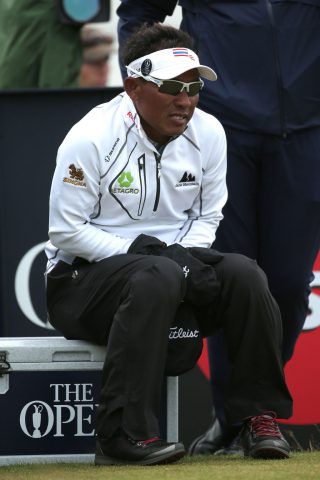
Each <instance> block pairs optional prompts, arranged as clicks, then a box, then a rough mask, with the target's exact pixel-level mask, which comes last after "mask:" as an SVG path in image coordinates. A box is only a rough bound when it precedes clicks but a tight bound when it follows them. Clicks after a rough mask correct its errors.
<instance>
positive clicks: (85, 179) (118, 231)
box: [46, 93, 227, 266]
mask: <svg viewBox="0 0 320 480" xmlns="http://www.w3.org/2000/svg"><path fill="white" fill-rule="evenodd" d="M225 177H226V140H225V134H224V130H223V128H222V126H221V124H220V123H219V122H218V120H217V119H216V118H214V117H213V116H212V115H209V114H207V113H204V112H203V111H201V110H199V109H195V112H194V115H193V117H192V119H191V120H190V122H189V124H188V127H187V129H186V130H185V131H184V133H183V134H182V135H179V136H178V137H176V138H175V139H173V140H171V141H170V142H169V143H168V144H167V145H166V146H165V148H164V150H163V152H162V154H161V155H160V154H159V152H158V151H157V149H156V148H155V146H154V145H153V144H152V143H151V141H150V140H149V139H148V138H147V136H146V134H145V132H144V130H143V128H142V126H141V124H140V121H139V116H138V114H137V112H136V110H135V107H134V105H133V103H132V101H131V99H130V98H129V96H128V95H127V94H126V93H122V94H120V95H118V96H117V97H115V98H114V99H113V100H111V101H110V102H108V103H105V104H102V105H99V106H97V107H95V108H94V109H92V110H91V111H90V112H89V113H88V114H87V115H86V116H85V117H83V118H82V119H81V120H80V121H79V122H78V123H77V124H76V125H74V126H73V128H72V129H71V130H70V132H69V133H68V134H67V136H66V138H65V139H64V141H63V143H62V144H61V146H60V148H59V151H58V157H57V166H56V170H55V173H54V177H53V182H52V188H51V194H50V218H49V238H50V241H49V242H48V243H47V246H46V254H47V257H48V259H49V266H50V265H52V264H55V263H56V262H57V261H58V260H59V259H61V260H64V261H66V262H68V263H72V261H73V259H74V258H75V257H77V256H78V257H82V258H84V259H87V260H88V261H90V262H97V261H99V260H102V259H103V258H106V257H109V256H112V255H116V254H120V253H126V252H127V250H128V248H129V246H130V244H131V243H132V241H133V240H134V239H135V238H136V237H137V236H138V235H139V234H140V233H144V234H146V235H151V236H155V237H157V238H159V239H160V240H162V241H164V242H166V243H167V244H172V243H180V244H181V245H183V246H185V247H191V246H202V247H209V246H210V245H211V244H212V242H213V240H214V239H215V232H216V229H217V227H218V225H219V222H220V220H221V219H222V213H221V210H222V207H223V206H224V204H225V202H226V199H227V189H226V182H225Z"/></svg>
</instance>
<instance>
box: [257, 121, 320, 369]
mask: <svg viewBox="0 0 320 480" xmlns="http://www.w3.org/2000/svg"><path fill="white" fill-rule="evenodd" d="M319 152H320V128H315V129H310V130H306V131H301V132H296V133H293V134H289V135H288V136H287V137H286V138H280V137H272V139H271V140H269V141H267V142H266V144H265V148H264V149H263V159H262V171H261V191H260V195H259V232H260V234H259V255H258V263H259V265H260V266H261V268H262V269H263V270H264V271H265V273H266V275H267V277H268V281H269V286H270V290H271V292H272V294H273V296H274V297H275V299H276V301H277V303H278V305H279V307H280V311H281V315H282V322H283V346H282V356H283V361H284V363H286V362H287V361H288V360H290V358H291V357H292V355H293V352H294V347H295V344H296V341H297V339H298V337H299V334H300V333H301V331H302V328H303V324H304V322H305V319H306V317H307V315H308V297H309V294H310V282H311V281H312V279H313V276H312V268H313V265H314V262H315V260H316V257H317V254H318V251H319V248H320V161H319V160H320V154H319Z"/></svg>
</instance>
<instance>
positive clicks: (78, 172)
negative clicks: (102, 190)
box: [63, 163, 87, 187]
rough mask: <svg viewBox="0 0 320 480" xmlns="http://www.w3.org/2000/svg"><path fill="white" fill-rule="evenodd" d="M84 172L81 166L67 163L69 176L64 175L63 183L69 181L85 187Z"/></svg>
mask: <svg viewBox="0 0 320 480" xmlns="http://www.w3.org/2000/svg"><path fill="white" fill-rule="evenodd" d="M83 180H84V173H83V170H82V168H77V167H76V166H75V165H74V163H71V164H70V165H69V177H64V178H63V181H64V182H65V183H71V184H72V185H76V186H77V187H86V186H87V184H86V183H85V182H84V181H83Z"/></svg>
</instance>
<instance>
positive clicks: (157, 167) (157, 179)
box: [153, 153, 161, 212]
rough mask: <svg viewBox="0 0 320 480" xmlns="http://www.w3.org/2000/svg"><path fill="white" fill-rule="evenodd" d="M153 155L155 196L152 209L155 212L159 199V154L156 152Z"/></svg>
mask: <svg viewBox="0 0 320 480" xmlns="http://www.w3.org/2000/svg"><path fill="white" fill-rule="evenodd" d="M154 156H155V159H156V184H157V190H156V198H155V201H154V206H153V211H154V212H156V211H157V209H158V205H159V199H160V176H161V155H159V154H158V153H155V154H154Z"/></svg>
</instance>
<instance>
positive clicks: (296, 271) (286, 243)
mask: <svg viewBox="0 0 320 480" xmlns="http://www.w3.org/2000/svg"><path fill="white" fill-rule="evenodd" d="M226 133H227V139H228V178H227V180H228V188H229V200H228V203H227V205H226V207H225V209H224V212H223V213H224V215H225V218H224V219H223V221H222V223H221V225H220V226H219V229H218V232H217V240H216V242H215V243H214V248H216V249H217V250H221V251H230V252H240V253H243V254H245V255H247V256H249V257H251V258H256V259H257V261H258V263H259V265H260V266H261V267H262V268H263V269H264V271H265V273H266V274H267V277H268V280H269V286H270V289H271V291H272V293H273V295H274V296H275V298H276V300H277V302H278V304H279V306H280V310H281V314H282V317H283V330H284V332H283V333H284V339H283V359H284V361H287V360H288V359H289V358H290V356H291V355H292V352H293V348H294V345H295V342H296V340H297V338H298V335H299V333H300V332H301V329H302V327H303V323H304V321H305V317H306V315H307V307H308V294H309V290H310V289H309V282H310V280H311V275H312V266H313V263H314V261H315V258H316V255H317V252H318V249H319V236H320V203H319V196H320V189H319V185H317V184H318V183H319V177H320V173H319V168H320V162H319V161H318V152H319V148H320V131H319V129H314V130H310V131H307V132H300V133H297V134H294V135H289V136H288V137H287V138H286V139H282V138H277V137H269V138H268V137H266V138H265V139H263V137H262V136H260V135H255V134H247V133H246V132H240V131H237V130H234V129H226ZM207 341H208V351H209V360H210V373H211V386H212V396H213V404H214V410H215V412H214V416H213V423H212V426H210V428H209V429H208V431H207V432H205V433H204V434H203V435H202V436H200V437H198V438H197V439H195V441H194V442H193V443H192V445H191V447H190V452H191V453H193V454H196V453H209V452H211V453H213V452H215V451H217V450H219V449H221V448H224V447H228V448H229V446H230V450H228V448H227V449H226V453H229V452H231V453H232V452H237V451H239V449H238V445H237V444H236V445H235V446H234V445H233V444H232V440H231V442H230V438H232V436H234V431H233V430H231V431H230V429H229V428H227V427H226V421H225V416H224V401H225V388H226V378H227V377H228V370H229V367H228V360H227V352H226V347H225V339H224V335H223V333H222V332H221V331H219V332H218V333H216V334H215V335H214V336H212V337H209V338H208V340H207Z"/></svg>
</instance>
